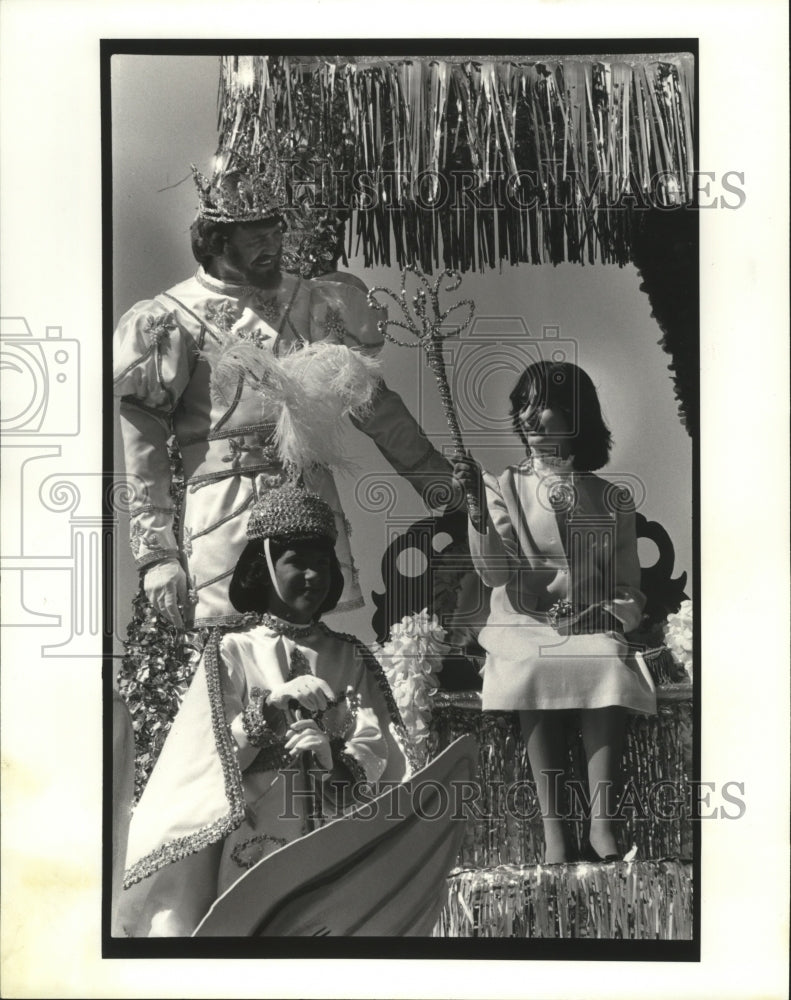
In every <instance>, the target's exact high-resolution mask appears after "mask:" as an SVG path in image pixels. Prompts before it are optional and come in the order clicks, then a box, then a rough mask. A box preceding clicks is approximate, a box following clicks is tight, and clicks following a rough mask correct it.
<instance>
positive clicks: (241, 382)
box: [215, 377, 244, 430]
mask: <svg viewBox="0 0 791 1000" xmlns="http://www.w3.org/2000/svg"><path fill="white" fill-rule="evenodd" d="M243 390H244V378H243V377H242V378H240V379H239V381H238V382H237V384H236V392H235V393H234V395H233V399H232V400H231V405H230V406H229V407H228V409H227V410H226V411H225V413H223V415H222V416H221V417H220V419H219V420H218V421H217V423H216V424H215V429H216V430H220V428H221V427H223V426H224V425H225V424H227V423H228V421H229V420H230V418H231V417H232V415H233V412H234V410H235V409H236V407H237V406H238V405H239V400H240V399H241V398H242V391H243Z"/></svg>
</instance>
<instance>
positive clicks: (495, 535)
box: [468, 472, 518, 587]
mask: <svg viewBox="0 0 791 1000" xmlns="http://www.w3.org/2000/svg"><path fill="white" fill-rule="evenodd" d="M483 482H484V486H485V487H486V506H487V508H488V511H489V516H488V518H487V521H486V531H485V532H481V531H478V529H477V527H476V526H475V525H474V524H473V522H472V521H471V520H470V521H469V523H468V538H469V543H470V555H471V556H472V562H473V565H474V566H475V569H476V572H477V573H478V576H479V577H480V578H481V580H482V581H483V582H484V583H485V584H486V586H487V587H504V586H505V585H506V584H507V583H508V582H509V581H510V579H511V577H512V576H513V575H514V573H515V572H516V569H517V557H518V544H517V541H516V536H515V534H514V528H513V525H512V524H511V517H510V515H509V513H508V509H507V507H506V505H505V500H504V499H503V495H502V493H501V492H500V485H499V483H498V482H497V479H496V478H495V477H494V476H492V475H491V474H490V473H488V472H484V474H483Z"/></svg>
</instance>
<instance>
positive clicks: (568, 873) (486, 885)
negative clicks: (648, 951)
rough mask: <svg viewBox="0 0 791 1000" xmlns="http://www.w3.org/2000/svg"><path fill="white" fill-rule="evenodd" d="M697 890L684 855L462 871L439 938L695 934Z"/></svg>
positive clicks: (454, 877) (452, 886) (452, 883)
mask: <svg viewBox="0 0 791 1000" xmlns="http://www.w3.org/2000/svg"><path fill="white" fill-rule="evenodd" d="M692 891H693V890H692V866H691V864H689V863H684V862H679V861H632V862H614V863H610V864H594V865H592V864H561V865H537V866H530V867H517V866H514V865H504V866H501V867H498V868H492V869H488V870H484V871H479V870H475V869H473V870H470V871H460V872H456V873H452V874H451V877H450V878H449V880H448V899H447V903H446V904H445V908H444V910H443V912H442V915H441V917H440V919H439V921H438V923H437V925H436V927H435V929H434V936H436V937H484V938H600V939H624V940H656V941H672V940H676V941H679V940H691V938H692V931H693V907H692Z"/></svg>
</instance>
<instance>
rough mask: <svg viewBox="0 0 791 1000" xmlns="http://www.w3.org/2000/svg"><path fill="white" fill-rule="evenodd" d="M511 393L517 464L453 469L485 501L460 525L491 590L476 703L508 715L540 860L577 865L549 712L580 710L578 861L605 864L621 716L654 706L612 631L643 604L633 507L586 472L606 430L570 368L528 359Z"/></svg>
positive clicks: (467, 461)
mask: <svg viewBox="0 0 791 1000" xmlns="http://www.w3.org/2000/svg"><path fill="white" fill-rule="evenodd" d="M510 401H511V415H512V419H513V426H514V429H515V430H516V432H517V434H518V435H519V437H520V438H521V440H522V442H523V443H524V445H525V450H526V452H527V456H526V459H525V461H523V462H522V463H521V464H520V465H518V466H511V467H509V468H507V469H506V470H505V471H504V472H503V473H502V475H500V476H499V477H497V478H496V477H494V476H492V475H490V474H488V473H484V472H482V470H481V468H480V466H479V465H478V463H477V462H475V461H474V459H472V457H471V456H469V455H465V456H461V455H460V456H457V457H456V460H455V466H454V474H455V476H456V478H457V479H458V480H459V481H460V482H461V484H462V485H463V486H464V487H465V489H467V490H468V491H470V490H472V491H474V492H475V493H478V495H480V496H481V497H483V496H484V495H485V498H486V502H485V503H481V505H480V506H481V509H482V514H481V518H480V522H479V523H472V522H471V523H470V525H469V538H470V551H471V554H472V557H473V562H474V564H475V567H476V570H477V572H478V574H479V575H480V577H481V579H482V580H483V582H484V583H485V584H487V585H488V586H490V587H492V588H493V589H492V595H491V603H490V610H489V615H488V618H487V622H486V625H485V627H484V628H483V629H482V630H481V633H480V636H479V642H480V644H481V646H482V647H483V648H484V649H485V650H486V654H487V656H486V663H485V665H484V668H483V694H482V698H483V709H484V711H495V710H496V711H510V710H515V711H518V712H519V718H520V724H521V728H522V733H523V736H524V740H525V744H526V747H527V752H528V757H529V760H530V766H531V768H532V770H533V775H534V777H535V780H536V785H537V792H538V799H539V804H540V806H541V811H542V818H543V823H544V832H545V840H546V855H545V861H546V863H558V862H565V861H572V860H577V858H576V857H575V854H574V852H573V850H572V847H571V844H570V840H569V836H568V829H567V826H566V823H565V816H564V806H563V797H564V796H563V791H564V790H563V788H562V787H561V782H560V781H559V774H560V773H562V772H563V771H564V769H565V764H566V745H565V733H564V726H563V720H562V718H561V717H560V715H559V713H560V712H562V711H563V710H566V709H577V710H579V712H580V720H581V728H582V738H583V745H584V749H585V754H586V757H587V765H588V782H589V794H590V797H591V802H592V812H591V822H590V832H589V840H588V844H587V845H586V848H585V851H584V853H583V857H584V858H585V859H586V860H612V859H614V858H616V857H617V856H618V853H617V852H618V845H617V838H616V830H617V827H616V822H617V817H616V808H617V803H618V800H619V796H620V788H619V786H620V771H621V759H622V754H623V746H624V737H625V728H626V716H627V712H628V711H630V710H631V711H634V712H640V713H646V714H653V713H655V712H656V693H655V690H654V685H653V682H652V680H651V676H650V674H649V672H648V669H647V667H646V665H645V661H644V659H643V657H642V655H641V654H640V653H639V652H637V651H636V650H635V649H634V648H633V647H631V646H630V645H629V644H628V643H627V642H626V640H625V638H624V633H628V632H630V631H632V630H633V629H635V628H636V627H637V626H638V624H639V622H640V618H641V615H642V609H643V605H644V603H645V600H644V597H643V595H642V593H641V592H640V590H639V584H640V566H639V562H638V558H637V539H636V535H635V512H634V505H633V501H632V498H631V494H630V492H629V491H628V490H625V489H624V488H623V487H618V486H616V485H615V484H613V483H610V482H608V481H607V480H605V479H602V478H600V477H599V476H597V475H594V470H596V469H600V468H601V467H602V466H603V465H605V464H606V463H607V461H608V460H609V453H610V447H611V435H610V432H609V430H608V429H607V427H606V425H605V423H604V420H603V418H602V413H601V407H600V404H599V400H598V397H597V394H596V389H595V388H594V386H593V383H592V382H591V380H590V377H589V376H588V375H587V374H586V373H585V372H584V371H583V370H582V369H580V368H578V367H577V366H576V365H573V364H571V363H569V362H537V363H535V364H531V365H529V366H528V367H527V369H526V370H525V371H524V373H523V374H522V376H521V377H520V379H519V381H518V382H517V384H516V386H515V388H514V390H513V392H512V393H511V396H510ZM597 796H598V797H597Z"/></svg>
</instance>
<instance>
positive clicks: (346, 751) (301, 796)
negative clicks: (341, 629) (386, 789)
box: [116, 623, 410, 937]
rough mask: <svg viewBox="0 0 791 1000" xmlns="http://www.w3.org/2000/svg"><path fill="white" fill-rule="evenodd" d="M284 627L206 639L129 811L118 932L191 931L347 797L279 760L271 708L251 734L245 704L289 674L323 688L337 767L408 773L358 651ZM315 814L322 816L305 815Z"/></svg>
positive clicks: (390, 716)
mask: <svg viewBox="0 0 791 1000" xmlns="http://www.w3.org/2000/svg"><path fill="white" fill-rule="evenodd" d="M287 631H288V633H289V634H284V633H283V631H281V630H280V629H279V628H277V627H270V626H269V625H265V624H260V625H257V626H254V627H252V628H250V629H249V630H246V631H240V632H230V633H227V634H226V635H225V636H223V637H222V638H220V637H219V636H218V635H215V636H214V638H213V639H212V640H210V642H209V644H208V645H207V648H206V650H205V652H204V655H203V658H202V660H201V663H200V665H199V667H198V670H197V672H196V674H195V677H194V679H193V681H192V684H191V685H190V688H189V690H188V692H187V694H186V696H185V698H184V701H183V704H182V706H181V709H180V710H179V713H178V715H177V716H176V719H175V721H174V723H173V727H172V729H171V731H170V733H169V734H168V738H167V740H166V742H165V745H164V747H163V749H162V753H161V755H160V757H159V760H158V761H157V764H156V766H155V768H154V771H153V773H152V775H151V778H150V780H149V782H148V784H147V786H146V788H145V791H144V792H143V795H142V797H141V799H140V802H139V804H138V806H137V808H136V809H135V811H134V813H133V815H132V820H131V824H130V829H129V847H128V851H127V857H126V871H125V876H124V891H123V892H122V898H121V903H120V907H119V916H118V920H117V924H116V926H117V927H119V928H121V932H122V933H124V934H126V935H128V936H133V937H146V936H154V937H155V936H187V935H189V934H191V933H192V931H193V930H194V929H195V927H196V926H197V924H198V923H199V922H200V920H201V919H202V917H203V916H204V915H205V914H206V912H207V911H208V909H209V907H210V906H211V904H212V903H213V902H214V900H215V899H216V898H217V897H218V896H219V895H221V894H222V893H223V892H224V891H225V890H226V889H227V888H229V887H230V886H231V885H232V884H233V883H234V882H235V881H236V880H237V879H239V878H240V877H241V876H242V875H243V874H244V873H245V871H246V870H247V869H248V868H250V867H251V866H252V865H254V864H255V863H256V862H257V861H259V860H261V859H262V858H263V857H265V856H267V855H268V854H270V853H272V852H273V851H275V850H278V849H279V848H280V847H282V846H284V845H285V844H287V843H289V842H291V841H292V840H295V839H296V838H298V837H301V836H303V835H304V834H305V833H307V832H309V830H310V829H311V826H312V825H314V824H316V823H320V822H323V821H324V818H326V815H327V814H328V813H329V817H330V818H332V814H333V813H334V814H335V815H336V816H337V815H340V814H341V812H342V809H343V807H344V805H348V804H349V803H348V801H346V802H344V801H341V800H342V799H343V796H339V795H338V794H336V793H337V791H338V789H339V788H340V787H341V785H334V786H333V785H332V784H331V783H330V782H328V783H326V784H325V783H324V782H322V781H321V779H318V780H317V779H316V777H315V776H314V777H310V776H308V775H306V774H305V771H304V768H303V767H302V766H301V764H300V763H293V762H289V761H288V757H287V755H284V752H283V747H282V740H280V741H279V742H278V740H277V739H275V738H274V735H277V734H276V728H277V726H276V725H275V721H274V720H275V719H276V717H277V716H282V713H279V712H278V711H277V710H274V709H269V708H264V712H263V715H261V714H260V713H259V715H258V716H254V718H259V719H261V718H265V719H266V720H268V721H269V722H272V725H273V726H275V728H271V727H270V726H269V725H266V726H265V727H263V728H264V729H265V731H266V733H267V734H268V735H267V737H266V738H265V739H264V740H261V739H260V737H259V735H258V733H257V732H256V731H255V729H254V728H253V727H251V725H250V723H249V719H250V715H249V710H250V705H251V703H253V704H254V705H261V698H262V695H263V694H265V693H268V692H269V691H271V690H272V689H273V688H274V687H275V686H277V685H279V684H282V683H283V682H284V681H285V680H287V679H289V678H290V677H292V676H295V675H297V674H300V673H307V672H310V673H312V674H313V675H314V676H317V677H320V678H322V679H323V680H325V681H326V682H327V683H328V684H329V686H330V687H331V688H332V690H333V692H334V693H335V695H336V699H337V700H338V704H337V705H336V706H335V707H331V708H328V709H327V710H326V711H325V712H324V713H323V716H322V718H321V723H320V724H321V727H322V728H323V729H325V731H326V732H327V733H328V735H329V736H330V738H331V747H332V750H333V760H334V761H335V762H337V764H339V765H341V766H342V769H343V770H342V772H341V773H342V774H343V775H345V776H347V777H348V776H349V775H351V776H353V777H354V778H355V779H357V780H364V781H367V782H371V783H376V782H379V781H401V780H404V778H405V777H407V776H408V775H409V773H410V763H409V760H408V756H407V755H408V753H409V743H408V739H407V737H406V734H405V731H404V729H403V723H402V722H401V719H400V716H399V714H398V710H397V708H396V707H395V703H394V701H393V698H392V693H391V692H390V688H389V686H388V684H387V681H386V679H385V678H384V675H383V673H382V670H381V667H380V666H379V664H378V663H377V662H376V660H375V659H374V658H373V656H372V655H371V654H370V652H368V650H366V649H365V647H363V646H362V645H361V644H360V643H358V642H357V641H356V640H355V639H354V638H353V637H352V636H345V635H341V634H339V633H335V632H332V631H331V630H330V629H328V628H327V627H326V626H324V625H323V624H321V623H319V624H316V625H311V626H307V627H304V628H302V629H301V630H300V629H298V628H296V629H295V628H293V627H288V628H287ZM246 711H247V712H248V715H247V716H246V715H245V712H246ZM281 722H283V723H284V725H283V726H282V727H281V730H284V728H285V720H284V719H281ZM251 731H252V732H253V733H254V737H255V739H256V743H257V744H258V745H254V744H253V743H251V739H250V732H251ZM273 734H274V735H273ZM261 744H264V745H261ZM334 773H335V772H332V774H334ZM347 787H348V786H347ZM317 808H318V810H319V812H322V811H323V812H324V814H325V816H324V817H322V816H321V815H319V816H315V815H312V814H314V813H315V812H316V809H317Z"/></svg>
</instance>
